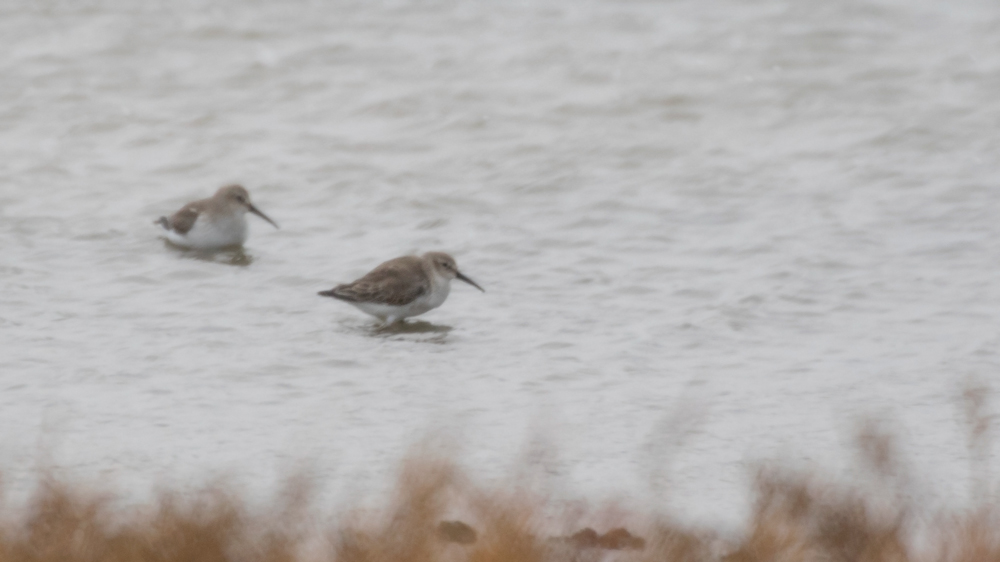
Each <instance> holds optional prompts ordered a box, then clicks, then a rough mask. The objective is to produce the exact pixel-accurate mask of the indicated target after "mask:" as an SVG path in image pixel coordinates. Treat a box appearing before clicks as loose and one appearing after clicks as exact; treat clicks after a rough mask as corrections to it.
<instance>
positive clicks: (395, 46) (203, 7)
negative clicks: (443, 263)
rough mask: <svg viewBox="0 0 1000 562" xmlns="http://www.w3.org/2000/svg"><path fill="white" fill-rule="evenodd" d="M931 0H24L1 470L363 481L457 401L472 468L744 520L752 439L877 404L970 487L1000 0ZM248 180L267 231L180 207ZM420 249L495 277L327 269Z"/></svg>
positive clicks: (994, 307)
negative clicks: (393, 323)
mask: <svg viewBox="0 0 1000 562" xmlns="http://www.w3.org/2000/svg"><path fill="white" fill-rule="evenodd" d="M938 4H939V3H935V2H930V1H907V2H903V1H899V2H892V1H885V2H875V1H860V0H858V1H847V2H837V3H829V2H819V1H813V0H804V1H798V2H778V1H764V2H754V3H747V2H740V1H736V0H732V1H722V2H716V3H711V4H710V5H709V4H706V3H703V2H695V1H686V0H680V1H675V2H599V1H589V0H582V1H576V2H569V1H560V0H543V1H540V2H530V3H529V2H524V3H489V2H474V1H471V0H470V1H468V2H465V1H456V2H405V1H398V2H382V3H373V2H358V3H350V2H314V3H307V2H299V3H291V4H290V3H287V2H280V3H279V2H273V3H268V2H246V1H239V2H237V1H229V2H226V1H222V2H215V3H202V2H194V1H191V2H171V3H163V5H162V6H160V7H158V8H153V7H150V6H148V5H145V4H144V5H143V7H140V6H139V5H137V4H136V3H132V2H119V3H115V2H107V3H91V4H89V5H87V6H86V7H84V6H83V5H82V4H77V3H73V4H69V3H60V2H43V3H27V2H24V3H19V2H13V3H8V4H5V5H4V6H3V7H2V8H0V11H2V15H3V17H0V52H2V53H4V54H3V56H2V57H0V76H2V79H0V95H2V97H3V99H4V100H5V103H3V104H0V153H2V154H3V158H2V159H0V248H3V257H2V258H0V343H2V354H0V388H2V392H0V424H2V426H3V427H4V428H5V431H3V432H2V434H0V459H2V461H0V465H2V466H0V468H2V469H4V470H5V480H6V481H7V483H8V486H12V487H13V488H14V489H15V490H16V489H18V487H19V486H20V487H25V486H27V484H26V483H27V482H28V480H29V479H30V478H31V477H32V476H33V475H34V469H35V467H36V465H37V463H39V462H48V463H51V464H53V465H56V466H57V467H60V468H65V469H67V470H69V471H71V472H72V473H73V474H82V475H89V476H90V477H102V478H104V477H107V478H111V479H113V480H114V481H116V482H119V483H124V485H125V487H126V488H127V489H131V490H136V491H139V490H144V489H147V488H148V487H149V486H151V485H154V484H156V483H162V482H174V481H176V482H188V481H195V480H197V481H203V480H204V479H205V478H206V477H207V476H208V475H209V474H213V473H218V472H222V473H231V474H235V475H237V476H238V477H239V478H242V479H244V481H246V482H247V483H248V485H250V486H251V487H258V488H263V487H267V486H270V485H271V484H273V482H274V481H275V479H276V478H277V477H278V475H281V474H284V473H285V472H286V471H288V470H289V469H290V468H291V467H295V466H299V465H300V463H305V464H307V465H309V466H311V467H312V468H313V470H314V471H315V472H317V473H318V474H319V475H320V476H321V477H322V478H323V479H324V480H326V481H327V482H329V483H332V484H330V485H331V486H332V487H334V488H336V487H338V486H340V487H343V488H345V489H355V490H357V489H366V487H367V488H377V487H378V486H380V485H381V484H382V483H384V482H386V481H387V480H388V479H387V475H389V474H391V473H392V471H394V470H395V468H396V466H397V461H398V459H399V458H400V456H401V455H402V454H403V453H404V452H405V450H406V448H407V447H408V446H409V445H411V444H412V443H414V442H415V441H417V440H418V439H420V438H421V437H423V436H426V435H427V434H429V433H434V432H436V431H441V430H445V431H448V432H452V433H455V434H457V435H458V436H459V437H458V439H457V440H458V441H459V442H460V443H462V444H463V458H464V459H465V462H466V463H467V464H468V465H469V466H471V467H473V469H475V470H476V471H477V472H479V473H481V474H483V475H486V476H496V475H500V474H503V473H504V472H505V471H506V470H507V468H508V467H510V466H512V465H517V464H518V463H520V462H532V463H538V464H539V465H541V466H542V468H543V471H544V473H545V474H547V475H551V477H552V480H553V482H556V483H557V484H554V485H556V486H558V487H561V488H560V489H561V490H564V491H566V493H567V494H582V495H585V496H587V497H590V498H601V497H608V496H615V495H619V496H622V497H626V498H631V499H632V500H635V501H642V500H644V499H648V498H651V497H662V496H664V495H665V496H667V497H669V498H670V500H669V501H670V502H671V504H670V505H671V506H673V508H674V509H676V510H677V511H678V512H679V513H682V514H683V515H684V516H685V517H687V518H691V519H705V520H715V521H720V520H721V521H732V520H734V518H735V517H736V516H738V515H739V514H740V513H742V512H743V511H744V510H745V509H746V508H747V503H746V502H747V497H746V495H745V490H746V487H747V483H748V482H749V481H750V480H751V476H752V471H753V467H754V466H755V465H756V463H757V462H758V461H760V460H766V459H773V458H781V459H788V461H789V462H792V463H800V464H805V465H807V466H817V467H822V468H826V469H830V470H848V467H849V466H851V462H852V460H853V458H854V456H853V448H852V446H851V434H852V431H853V429H854V427H855V422H856V421H857V420H858V419H860V418H862V417H865V416H875V417H880V418H886V419H890V420H893V422H892V424H891V427H893V428H895V430H896V431H897V432H898V433H899V434H900V435H901V440H902V441H901V442H902V444H903V445H904V449H905V451H906V454H907V455H908V456H907V458H908V459H909V460H910V461H911V462H913V463H914V464H915V465H917V467H918V469H919V470H918V473H919V475H920V479H921V482H922V483H923V484H925V485H926V487H927V488H928V490H929V489H931V488H933V489H935V490H936V492H937V493H940V494H943V495H944V496H949V500H951V501H958V500H959V499H960V498H962V497H964V496H965V495H966V493H967V481H966V479H965V478H966V476H967V474H968V472H969V469H968V462H967V458H968V452H967V450H966V448H965V446H964V429H963V427H962V424H961V418H960V416H959V412H960V410H959V408H958V406H957V403H956V398H957V396H958V394H959V392H960V387H961V382H962V381H963V380H964V379H965V378H966V377H968V376H970V375H972V376H978V377H979V378H981V379H985V380H989V379H990V378H991V377H992V378H995V377H996V373H997V372H998V369H997V367H998V363H1000V358H998V355H997V346H998V343H1000V333H998V326H1000V322H998V320H1000V309H998V305H1000V290H998V289H997V283H996V279H997V278H998V277H997V274H998V273H1000V247H998V245H997V242H996V241H997V239H998V235H1000V221H998V220H997V218H996V217H997V211H998V203H1000V190H998V188H997V186H998V183H1000V168H998V166H997V154H998V153H1000V136H998V135H997V131H998V126H1000V98H998V96H997V95H996V94H997V92H998V91H1000V33H998V32H1000V5H997V4H995V3H992V2H976V1H973V0H964V1H960V2H956V3H949V4H948V7H942V6H939V5H938ZM229 182H241V183H243V184H244V185H246V186H247V187H248V189H249V190H250V192H251V194H252V196H253V197H254V201H255V203H256V204H257V205H258V207H260V208H261V209H262V210H263V211H264V212H265V213H267V214H268V215H269V216H271V217H272V218H274V219H275V220H276V221H278V222H279V223H280V224H281V225H282V227H283V228H282V229H281V230H274V229H272V228H271V227H270V225H268V224H266V223H264V222H263V221H259V220H257V219H256V218H254V217H250V220H251V222H252V233H251V238H250V240H249V242H248V243H247V245H246V250H245V255H237V254H222V255H218V256H211V257H209V258H205V257H204V256H200V255H196V254H189V253H185V252H181V251H177V250H176V249H173V248H171V247H168V246H167V245H166V244H165V243H164V242H163V241H162V240H160V239H159V238H158V237H157V232H156V229H155V228H154V227H153V226H152V224H151V223H152V221H153V220H154V219H155V218H156V217H158V216H159V215H161V214H167V213H170V212H172V211H174V210H176V208H178V207H179V206H180V205H182V204H183V203H184V202H186V201H189V200H192V199H196V198H201V197H205V196H208V195H210V194H211V193H212V192H213V191H214V190H215V189H216V188H217V187H218V186H220V185H223V184H225V183H229ZM427 250H446V251H449V252H452V253H453V254H454V255H455V256H456V258H457V260H458V263H459V266H460V267H461V268H462V269H463V271H465V273H467V274H468V275H469V276H471V277H472V278H473V279H475V280H476V281H477V282H479V283H480V284H481V285H483V286H484V287H485V288H486V290H487V292H486V293H485V294H481V293H479V292H478V291H476V290H474V289H473V288H471V287H468V286H466V285H464V284H461V283H458V284H455V285H454V287H453V290H452V294H451V297H450V298H449V300H448V302H447V303H445V305H444V306H443V307H441V308H440V309H438V310H436V311H433V312H432V313H429V314H427V315H426V316H423V317H421V318H420V319H419V320H418V321H415V322H414V323H413V324H411V325H408V326H406V327H405V328H403V329H399V330H390V331H379V330H377V329H376V327H375V325H374V324H373V323H372V321H371V320H370V319H369V318H367V317H365V316H364V315H362V314H361V313H360V312H358V311H356V310H354V309H353V308H351V307H349V306H346V305H344V304H343V303H338V302H334V301H331V300H329V299H323V298H321V297H318V296H317V295H316V291H318V290H323V289H328V288H329V287H331V286H332V285H333V284H335V283H338V282H344V281H349V280H351V279H354V278H355V277H357V276H359V275H361V274H363V273H364V272H365V271H367V270H368V269H370V268H371V267H373V266H375V265H377V264H378V263H379V262H381V261H383V260H385V259H388V258H391V257H394V256H397V255H402V254H407V253H414V252H422V251H427ZM678 432H684V434H685V435H686V437H684V438H683V439H680V440H679V439H678V438H677V433H678ZM548 445H554V446H555V449H556V450H555V452H550V451H549V449H548ZM39 459H43V460H41V461H40V460H39ZM137 493H138V492H137Z"/></svg>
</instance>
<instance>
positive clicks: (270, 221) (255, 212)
mask: <svg viewBox="0 0 1000 562" xmlns="http://www.w3.org/2000/svg"><path fill="white" fill-rule="evenodd" d="M248 207H249V209H250V212H251V213H253V214H255V215H257V216H258V217H260V218H262V219H264V220H266V221H267V222H269V223H271V224H273V225H274V228H281V227H280V226H278V223H276V222H274V221H273V220H271V219H269V218H268V217H267V215H265V214H264V213H262V212H260V209H258V208H257V207H254V206H253V205H248Z"/></svg>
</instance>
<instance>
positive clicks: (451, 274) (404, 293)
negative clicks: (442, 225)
mask: <svg viewBox="0 0 1000 562" xmlns="http://www.w3.org/2000/svg"><path fill="white" fill-rule="evenodd" d="M452 279H461V280H462V281H465V282H466V283H468V284H470V285H472V286H473V287H475V288H477V289H479V290H480V291H483V292H484V293H485V292H486V290H485V289H483V288H482V287H480V286H479V285H477V284H476V282H475V281H473V280H472V279H469V278H468V277H466V276H465V275H463V274H462V272H460V271H459V270H458V266H457V265H455V258H453V257H451V256H449V255H448V254H445V253H443V252H428V253H426V254H424V255H422V256H419V257H418V256H404V257H401V258H396V259H392V260H389V261H387V262H385V263H383V264H381V265H379V266H378V267H376V268H375V269H373V270H371V271H370V272H369V273H368V274H367V275H365V276H364V277H362V278H360V279H358V280H357V281H354V282H353V283H347V284H344V285H337V286H336V287H334V288H333V289H330V290H329V291H320V293H319V294H320V295H322V296H324V297H333V298H335V299H339V300H342V301H345V302H348V303H350V304H352V305H354V306H355V307H357V308H358V309H359V310H361V311H362V312H365V313H368V314H371V315H372V316H375V317H376V318H379V319H381V320H382V321H383V322H385V324H386V325H389V324H392V323H394V322H397V321H399V320H402V319H404V318H407V317H410V316H417V315H419V314H423V313H425V312H427V311H428V310H433V309H435V308H437V307H439V306H441V304H442V303H443V302H444V301H445V299H447V298H448V293H449V292H450V291H451V280H452Z"/></svg>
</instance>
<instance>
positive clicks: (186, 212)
mask: <svg viewBox="0 0 1000 562" xmlns="http://www.w3.org/2000/svg"><path fill="white" fill-rule="evenodd" d="M199 214H201V205H199V204H198V202H194V203H188V204H187V205H184V207H182V208H181V210H180V211H177V212H176V213H174V214H173V216H171V217H170V230H173V231H174V232H176V233H178V234H187V233H188V231H189V230H191V227H192V226H194V221H196V220H198V215H199Z"/></svg>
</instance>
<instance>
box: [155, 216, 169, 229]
mask: <svg viewBox="0 0 1000 562" xmlns="http://www.w3.org/2000/svg"><path fill="white" fill-rule="evenodd" d="M153 224H158V225H160V226H162V227H163V230H170V221H169V220H167V217H160V218H158V219H156V220H155V221H153Z"/></svg>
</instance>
